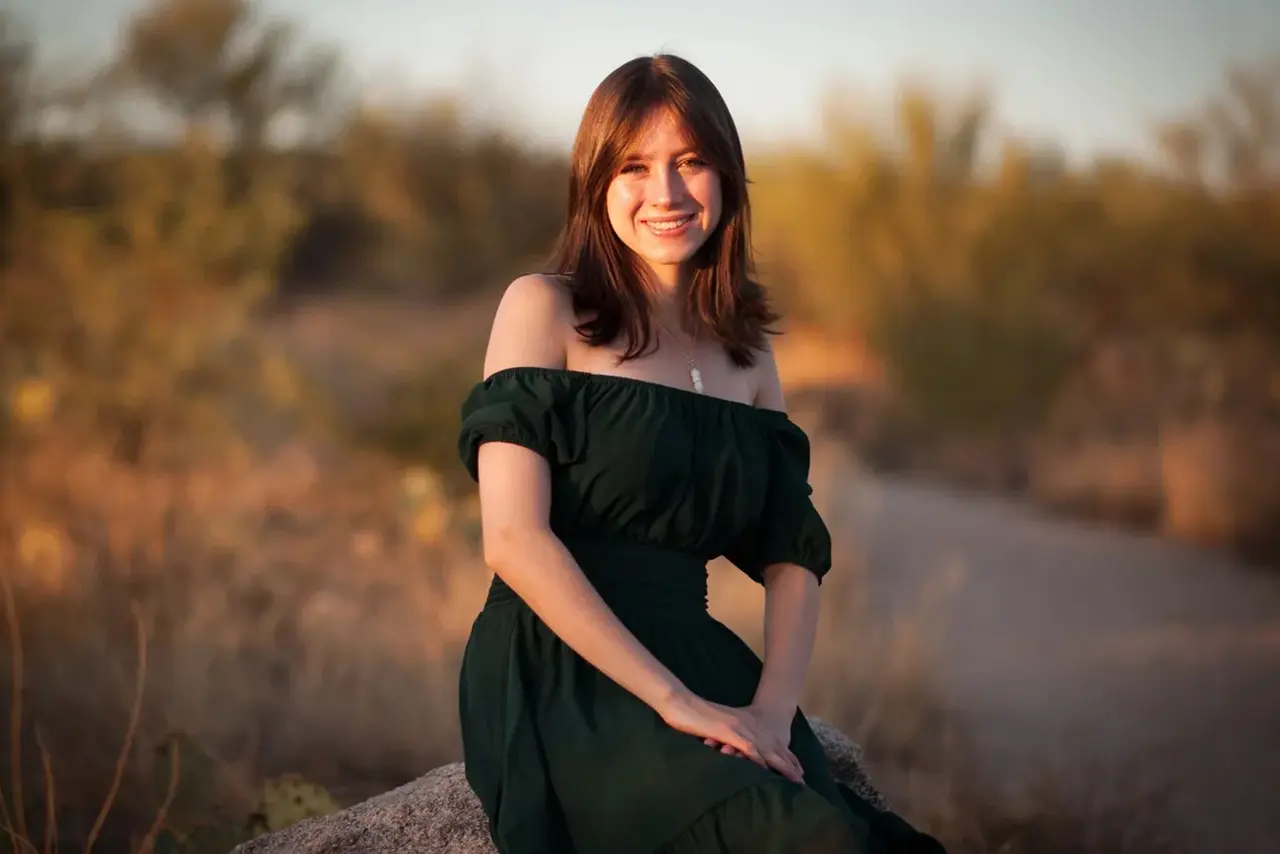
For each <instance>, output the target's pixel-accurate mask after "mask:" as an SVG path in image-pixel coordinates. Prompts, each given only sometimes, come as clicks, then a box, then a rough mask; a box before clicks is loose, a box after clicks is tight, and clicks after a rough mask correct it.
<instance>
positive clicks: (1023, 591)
mask: <svg viewBox="0 0 1280 854" xmlns="http://www.w3.org/2000/svg"><path fill="white" fill-rule="evenodd" d="M854 504H855V508H854V510H853V511H852V515H854V516H855V517H856V527H857V530H858V531H859V533H860V539H861V541H862V546H863V547H864V548H865V549H866V553H867V554H868V555H869V557H870V562H871V569H870V571H871V576H872V579H871V590H872V594H871V595H872V596H873V601H874V602H875V603H877V604H878V606H879V607H881V608H882V609H885V610H887V611H889V612H891V613H892V612H899V611H908V610H912V609H914V608H915V607H916V605H917V601H918V597H919V596H920V595H921V593H922V591H924V590H925V589H926V586H927V585H929V584H930V583H932V582H934V581H936V580H937V579H938V578H939V577H941V576H943V575H945V574H946V573H948V572H955V573H959V576H960V581H959V583H958V584H957V585H956V586H955V588H954V589H953V590H951V592H950V593H949V594H948V595H947V597H946V599H945V600H944V603H943V605H942V606H941V608H940V616H941V618H942V619H941V622H940V623H938V624H937V630H938V631H937V637H936V640H935V645H936V652H937V659H938V664H939V666H940V670H941V675H942V678H943V680H944V685H945V687H946V689H947V690H948V693H949V696H950V699H951V700H952V702H953V703H954V704H955V706H956V708H957V710H958V711H959V712H960V713H961V714H962V715H964V716H966V717H967V718H968V719H969V720H970V721H971V722H972V724H973V726H974V730H975V737H976V739H977V743H978V746H979V748H980V750H981V752H982V755H983V757H984V758H985V759H986V760H988V761H989V762H990V763H991V765H992V768H993V769H994V770H995V771H996V772H997V773H999V774H1000V775H1001V776H1002V777H1003V778H1004V779H1006V780H1009V781H1011V783H1012V782H1014V781H1016V780H1017V779H1018V778H1019V775H1020V774H1021V773H1023V772H1025V771H1027V770H1029V769H1031V768H1033V767H1034V766H1035V765H1036V764H1038V763H1048V764H1050V765H1052V766H1053V767H1054V768H1056V769H1058V770H1059V771H1062V772H1064V773H1066V774H1068V775H1081V776H1083V774H1084V773H1085V772H1086V770H1087V769H1094V773H1095V774H1105V775H1107V776H1108V777H1111V778H1114V777H1115V775H1117V774H1121V773H1125V772H1128V771H1134V770H1137V771H1138V772H1139V773H1140V774H1141V779H1142V780H1144V781H1149V782H1154V783H1156V784H1168V785H1169V786H1171V787H1172V790H1173V796H1172V797H1173V800H1172V807H1173V810H1174V812H1175V816H1174V820H1175V821H1178V822H1179V823H1181V824H1182V825H1183V826H1184V827H1185V830H1186V833H1187V834H1188V835H1189V838H1190V840H1191V841H1192V843H1193V845H1192V847H1191V850H1197V851H1205V852H1211V854H1263V853H1264V852H1268V854H1274V852H1277V851H1280V574H1276V573H1270V574H1268V573H1266V572H1262V571H1259V570H1253V569H1251V568H1248V567H1245V566H1243V565H1241V564H1239V563H1236V562H1234V561H1232V560H1230V559H1228V558H1226V557H1224V556H1221V555H1216V554H1210V553H1206V552H1201V551H1196V550H1193V549H1188V548H1184V547H1179V546H1176V545H1174V544H1171V543H1168V542H1162V541H1159V540H1156V539H1154V538H1148V537H1140V536H1136V535H1131V534H1125V533H1120V532H1116V531H1112V530H1105V529H1100V528H1095V527H1091V526H1087V525H1083V524H1080V523H1073V522H1064V521H1060V520H1050V519H1047V518H1045V517H1044V516H1042V515H1039V514H1037V513H1035V511H1033V510H1031V509H1029V508H1027V507H1025V506H1021V505H1018V504H1014V503H1011V502H1006V501H1001V500H993V499H990V498H985V497H975V496H972V495H969V494H964V493H951V492H947V491H943V490H940V489H938V488H936V487H931V486H923V485H918V484H912V483H908V482H901V481H881V482H876V483H874V484H872V485H870V486H868V488H867V489H866V490H865V493H864V494H863V496H862V500H859V501H857V502H855V503H854ZM1223 827H1226V828H1228V832H1227V835H1226V836H1224V835H1223V834H1222V833H1221V832H1220V831H1218V830H1216V829H1220V828H1223Z"/></svg>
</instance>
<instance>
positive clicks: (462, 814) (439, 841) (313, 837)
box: [232, 717, 888, 854]
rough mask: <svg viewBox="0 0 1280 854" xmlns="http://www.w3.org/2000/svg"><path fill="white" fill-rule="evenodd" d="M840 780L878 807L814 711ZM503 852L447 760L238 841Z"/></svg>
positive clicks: (848, 752)
mask: <svg viewBox="0 0 1280 854" xmlns="http://www.w3.org/2000/svg"><path fill="white" fill-rule="evenodd" d="M809 724H810V726H812V727H813V731H814V734H815V735H816V736H817V737H818V740H819V741H821V742H822V746H823V749H824V751H825V753H826V755H827V761H828V762H829V763H830V765H831V772H832V774H833V775H834V776H835V778H836V779H837V780H839V781H840V782H842V783H844V784H845V785H847V786H849V788H851V789H852V790H853V791H854V792H855V793H856V794H857V795H859V796H860V797H862V798H864V799H865V800H867V801H868V802H869V803H870V804H872V805H873V806H875V807H877V808H879V809H888V804H887V802H886V801H885V798H884V796H883V795H882V794H881V793H880V792H879V791H878V790H877V789H876V788H875V786H873V785H872V783H871V778H870V777H869V776H868V774H867V770H866V764H865V761H864V758H863V753H862V748H860V747H859V746H858V745H856V744H854V743H853V742H852V741H851V740H850V739H849V738H848V737H847V736H845V735H844V733H842V732H840V730H838V729H836V728H835V727H833V726H832V725H831V724H829V723H827V722H826V721H823V720H822V719H821V718H815V717H811V718H809ZM393 852H394V853H395V854H496V849H495V848H494V847H493V843H492V842H491V841H490V839H489V830H488V826H487V823H486V819H485V815H484V813H483V812H482V811H481V809H480V802H479V801H478V800H477V799H476V796H475V795H474V794H473V793H472V791H471V787H470V786H468V785H467V781H466V777H464V776H463V769H462V763H460V762H454V763H452V764H449V765H442V766H441V767H439V768H436V769H435V770H433V771H430V772H429V773H427V774H426V775H425V776H423V777H420V778H418V779H417V780H414V781H413V782H411V783H406V784H405V785H403V786H401V787H400V788H398V789H393V790H391V791H390V792H386V793H384V794H381V795H378V796H377V797H374V798H370V799H369V800H367V801H364V802H363V803H359V804H356V805H354V806H352V807H349V808H347V809H345V810H342V811H341V812H337V813H334V814H332V815H328V816H323V817H321V818H313V819H306V820H304V821H301V822H299V823H297V824H295V825H293V826H291V827H288V828H285V829H284V830H281V831H279V832H276V833H270V834H267V835H265V836H259V837H258V838H256V839H253V840H250V841H249V842H246V843H244V844H243V845H240V846H238V847H237V848H236V849H235V850H234V851H233V852H232V854H393Z"/></svg>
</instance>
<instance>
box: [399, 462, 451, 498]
mask: <svg viewBox="0 0 1280 854" xmlns="http://www.w3.org/2000/svg"><path fill="white" fill-rule="evenodd" d="M400 487H401V489H403V490H404V494H405V496H406V497H408V498H409V500H411V501H414V502H418V501H425V500H428V499H433V498H437V497H439V496H440V494H441V492H442V490H443V487H442V486H441V485H440V476H439V475H437V474H436V473H435V472H434V471H432V470H431V469H429V468H427V467H425V466H414V467H412V468H409V469H407V470H405V473H404V476H403V478H401V482H400Z"/></svg>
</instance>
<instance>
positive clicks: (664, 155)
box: [606, 109, 721, 279]
mask: <svg viewBox="0 0 1280 854" xmlns="http://www.w3.org/2000/svg"><path fill="white" fill-rule="evenodd" d="M606 207H607V209H608V213H609V223H610V224H611V225H612V226H613V230H614V233H616V234H617V235H618V239H620V240H621V241H622V242H623V244H624V245H626V246H627V248H629V249H630V250H631V251H632V252H634V253H636V255H638V256H640V257H641V258H642V259H644V261H646V262H647V263H648V264H649V266H650V267H651V268H653V270H654V272H655V273H657V274H658V275H659V276H660V277H662V278H663V279H670V278H672V277H673V276H674V275H676V274H678V273H679V270H680V268H681V265H683V264H684V263H685V262H686V261H688V260H689V259H690V258H691V257H693V254H694V253H695V252H697V251H698V249H700V248H701V247H702V244H703V243H705V242H706V240H707V238H708V237H709V236H710V235H711V232H712V231H714V230H715V227H716V225H717V223H719V221H720V212H721V196H720V173H719V172H717V171H716V169H715V168H714V167H712V166H711V165H710V164H709V163H706V162H705V161H703V160H702V159H701V158H699V156H698V152H697V151H695V150H694V149H693V147H692V143H691V140H690V138H689V136H688V135H687V134H686V133H685V130H684V127H683V126H682V125H681V124H680V122H679V120H678V119H677V118H676V117H675V116H674V115H673V114H672V113H671V112H670V111H669V110H665V109H664V110H661V111H657V112H655V114H654V115H653V117H652V118H651V119H650V121H649V122H648V124H647V125H646V127H645V129H644V131H642V132H641V134H640V135H639V137H638V138H637V139H636V141H635V143H634V145H633V146H632V148H631V150H630V151H629V152H628V154H627V156H626V158H625V159H624V160H623V164H622V166H621V167H620V168H619V170H618V174H617V175H615V176H614V178H613V181H612V182H611V183H610V184H609V190H608V194H607V196H606Z"/></svg>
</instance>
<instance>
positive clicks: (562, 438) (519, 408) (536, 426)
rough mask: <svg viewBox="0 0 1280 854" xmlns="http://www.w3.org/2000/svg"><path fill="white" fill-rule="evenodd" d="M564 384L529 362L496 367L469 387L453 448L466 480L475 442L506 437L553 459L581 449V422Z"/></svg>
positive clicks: (475, 460)
mask: <svg viewBox="0 0 1280 854" xmlns="http://www.w3.org/2000/svg"><path fill="white" fill-rule="evenodd" d="M573 409H574V407H573V406H572V399H571V397H570V389H569V388H568V387H567V386H566V384H565V383H564V382H563V381H562V380H561V378H559V377H556V376H555V375H553V374H551V373H550V372H543V371H539V370H537V369H534V368H510V369H507V370H504V371H498V372H496V373H494V374H492V375H491V376H490V377H488V378H487V379H486V380H484V381H483V382H481V383H478V384H477V385H476V386H475V387H473V388H472V390H471V392H470V393H469V394H468V395H467V397H466V399H465V400H464V401H463V403H462V425H461V428H460V429H459V433H458V454H459V456H460V457H461V458H462V464H463V466H465V467H466V470H467V473H468V474H470V475H471V478H472V480H478V479H479V456H480V446H481V445H483V444H484V443H485V442H509V443H511V444H513V445H520V446H522V447H525V448H528V449H530V450H532V451H535V452H536V453H538V454H541V455H542V456H543V457H545V458H546V459H547V461H548V462H550V463H551V464H553V465H566V464H568V463H571V462H573V461H574V460H576V459H578V458H579V457H580V455H581V450H582V449H581V444H582V434H583V431H582V429H581V426H582V425H581V424H580V423H579V420H578V419H576V418H575V416H576V415H577V413H575V412H574V411H573Z"/></svg>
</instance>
